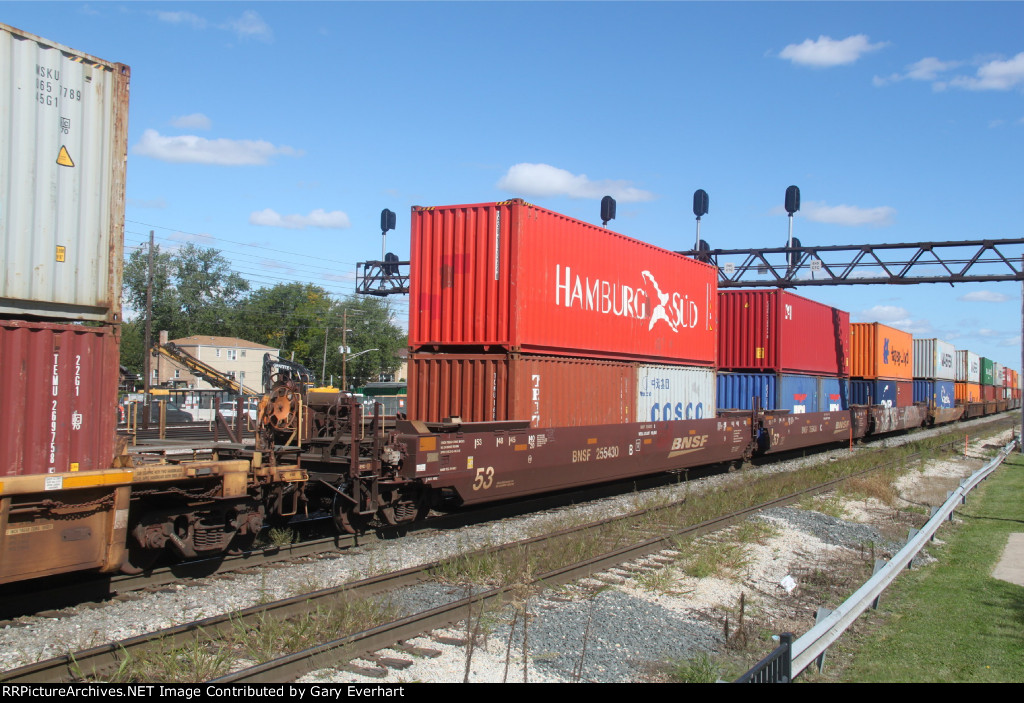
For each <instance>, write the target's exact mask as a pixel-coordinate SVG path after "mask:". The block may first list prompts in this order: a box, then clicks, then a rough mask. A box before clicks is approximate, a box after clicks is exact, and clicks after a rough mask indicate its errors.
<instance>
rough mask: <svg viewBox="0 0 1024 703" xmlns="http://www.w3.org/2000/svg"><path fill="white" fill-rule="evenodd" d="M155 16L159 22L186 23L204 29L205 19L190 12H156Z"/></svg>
mask: <svg viewBox="0 0 1024 703" xmlns="http://www.w3.org/2000/svg"><path fill="white" fill-rule="evenodd" d="M156 17H157V19H158V20H160V21H161V22H167V23H168V24H188V25H192V27H193V28H194V29H205V28H206V20H204V19H203V18H202V17H200V16H198V15H194V14H192V13H191V12H157V13H156Z"/></svg>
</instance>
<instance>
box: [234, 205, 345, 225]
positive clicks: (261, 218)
mask: <svg viewBox="0 0 1024 703" xmlns="http://www.w3.org/2000/svg"><path fill="white" fill-rule="evenodd" d="M249 224H251V225H259V226H261V227H284V228H285V229H306V228H307V227H321V228H323V229H346V228H347V227H350V226H351V223H350V222H349V219H348V215H346V214H345V213H344V212H342V211H341V210H334V211H332V212H327V211H326V210H322V209H318V210H313V212H311V213H309V214H308V215H279V214H278V213H276V212H275V211H273V210H271V209H270V208H267V209H266V210H260V211H259V212H254V213H252V214H251V215H249Z"/></svg>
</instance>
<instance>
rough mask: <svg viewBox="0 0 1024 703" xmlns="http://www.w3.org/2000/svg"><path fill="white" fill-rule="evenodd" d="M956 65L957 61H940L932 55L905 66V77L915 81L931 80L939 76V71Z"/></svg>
mask: <svg viewBox="0 0 1024 703" xmlns="http://www.w3.org/2000/svg"><path fill="white" fill-rule="evenodd" d="M958 66H960V62H959V61H940V60H939V59H937V58H935V57H934V56H928V57H926V58H923V59H921V60H920V61H918V62H917V63H913V64H911V65H910V66H908V67H907V78H911V79H913V80H915V81H933V80H935V79H936V78H938V77H939V73H942V72H945V71H949V70H951V69H954V68H957V67H958Z"/></svg>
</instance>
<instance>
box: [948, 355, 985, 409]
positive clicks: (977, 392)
mask: <svg viewBox="0 0 1024 703" xmlns="http://www.w3.org/2000/svg"><path fill="white" fill-rule="evenodd" d="M954 397H955V400H956V402H957V403H960V404H961V405H963V404H966V403H980V402H981V357H980V356H978V355H977V354H975V353H974V352H972V351H967V350H966V349H960V350H958V351H957V353H956V391H955V396H954Z"/></svg>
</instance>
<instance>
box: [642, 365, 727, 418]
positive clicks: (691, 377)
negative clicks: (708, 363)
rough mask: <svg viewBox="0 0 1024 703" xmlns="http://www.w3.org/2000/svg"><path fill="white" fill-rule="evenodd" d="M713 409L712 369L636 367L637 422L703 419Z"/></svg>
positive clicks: (713, 374)
mask: <svg viewBox="0 0 1024 703" xmlns="http://www.w3.org/2000/svg"><path fill="white" fill-rule="evenodd" d="M715 415H717V412H716V410H715V372H714V371H713V370H712V369H709V368H705V367H702V366H655V365H651V364H640V365H639V366H637V369H636V421H637V422H662V421H666V420H704V419H708V418H713V417H715Z"/></svg>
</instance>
